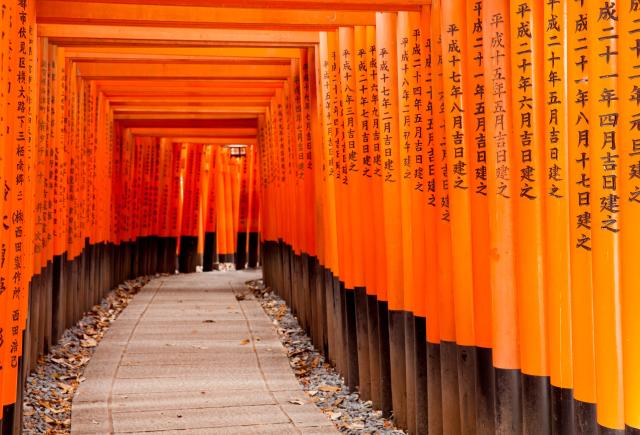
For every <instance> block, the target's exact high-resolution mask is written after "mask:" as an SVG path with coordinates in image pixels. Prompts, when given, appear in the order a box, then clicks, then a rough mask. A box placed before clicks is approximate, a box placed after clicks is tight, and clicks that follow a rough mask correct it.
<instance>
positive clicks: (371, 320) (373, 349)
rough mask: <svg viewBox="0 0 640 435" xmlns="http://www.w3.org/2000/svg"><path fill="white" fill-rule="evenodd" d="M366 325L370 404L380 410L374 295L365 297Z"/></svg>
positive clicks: (377, 330)
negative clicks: (367, 331) (367, 330)
mask: <svg viewBox="0 0 640 435" xmlns="http://www.w3.org/2000/svg"><path fill="white" fill-rule="evenodd" d="M367 324H368V325H367V326H368V327H369V380H370V392H371V402H372V403H373V406H374V407H375V408H376V409H382V401H381V396H382V390H381V389H382V384H381V382H380V379H381V374H380V322H379V320H378V300H377V299H376V296H374V295H367Z"/></svg>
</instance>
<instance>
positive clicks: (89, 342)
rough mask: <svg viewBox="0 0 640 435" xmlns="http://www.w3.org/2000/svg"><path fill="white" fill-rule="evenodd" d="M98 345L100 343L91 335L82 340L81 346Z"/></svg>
mask: <svg viewBox="0 0 640 435" xmlns="http://www.w3.org/2000/svg"><path fill="white" fill-rule="evenodd" d="M97 345H98V342H97V341H96V340H95V339H93V338H91V337H87V339H86V340H82V341H81V342H80V346H82V347H96V346H97Z"/></svg>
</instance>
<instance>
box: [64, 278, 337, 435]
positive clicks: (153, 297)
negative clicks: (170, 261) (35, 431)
mask: <svg viewBox="0 0 640 435" xmlns="http://www.w3.org/2000/svg"><path fill="white" fill-rule="evenodd" d="M258 277H259V272H251V271H240V272H210V273H194V274H188V275H176V276H171V277H166V278H161V279H155V280H153V281H151V282H150V283H149V284H147V285H146V286H145V287H144V289H143V290H142V291H141V292H140V293H139V294H138V295H136V296H135V298H134V299H133V301H132V302H131V304H130V305H129V307H127V308H126V309H125V310H124V312H123V313H122V314H121V315H120V317H119V318H118V319H117V320H116V321H115V322H114V323H113V325H112V326H111V328H110V330H109V331H108V332H107V334H106V335H105V338H104V339H103V340H102V341H101V342H100V344H99V346H98V349H97V350H96V353H95V355H94V357H93V358H92V359H91V361H90V362H89V365H88V366H87V369H86V371H85V374H84V376H85V377H86V381H84V382H83V383H82V384H81V385H80V387H79V389H78V391H77V393H76V396H75V398H74V400H73V408H72V420H71V430H72V433H74V434H107V433H149V432H160V433H163V434H165V433H166V434H168V433H181V434H234V435H235V434H278V435H280V434H335V433H337V431H336V430H335V428H334V426H333V425H332V424H331V422H330V421H329V419H328V418H327V417H326V416H324V415H323V414H322V413H321V412H320V411H319V410H318V409H317V408H316V407H315V406H314V405H313V404H311V403H310V402H309V401H308V400H307V399H306V397H305V395H304V393H303V392H302V389H301V387H300V386H299V384H298V381H297V380H296V379H295V376H294V374H293V372H292V371H291V368H290V366H289V362H288V359H287V357H286V351H285V350H284V348H283V347H282V345H281V343H280V341H279V339H278V337H277V335H276V332H275V329H274V327H273V325H272V324H271V321H270V319H269V318H268V317H267V315H266V314H265V313H264V312H263V311H262V308H261V307H260V305H259V304H258V302H256V301H255V300H253V299H252V298H249V299H247V300H242V301H238V300H236V298H235V294H234V289H236V291H242V290H243V289H244V282H245V281H247V280H249V279H255V278H258ZM296 399H298V400H302V401H303V402H304V404H302V405H298V404H295V403H291V402H290V401H291V400H294V401H295V400H296Z"/></svg>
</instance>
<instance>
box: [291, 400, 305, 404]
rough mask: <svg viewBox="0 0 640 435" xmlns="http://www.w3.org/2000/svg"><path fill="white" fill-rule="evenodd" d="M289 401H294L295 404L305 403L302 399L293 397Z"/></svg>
mask: <svg viewBox="0 0 640 435" xmlns="http://www.w3.org/2000/svg"><path fill="white" fill-rule="evenodd" d="M289 403H293V404H294V405H304V402H303V401H302V400H300V399H291V400H289Z"/></svg>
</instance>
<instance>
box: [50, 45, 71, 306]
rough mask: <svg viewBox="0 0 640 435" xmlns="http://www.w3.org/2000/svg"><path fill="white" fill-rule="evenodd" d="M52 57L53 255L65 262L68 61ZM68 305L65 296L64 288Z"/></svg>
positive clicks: (57, 53)
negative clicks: (65, 126)
mask: <svg viewBox="0 0 640 435" xmlns="http://www.w3.org/2000/svg"><path fill="white" fill-rule="evenodd" d="M50 48H51V53H50V54H51V56H50V57H49V58H50V59H51V60H52V61H53V62H54V64H53V65H52V74H53V82H54V86H55V90H54V91H53V94H54V95H53V101H52V104H53V116H52V123H51V125H52V128H51V130H52V134H53V137H52V142H53V146H54V150H53V161H54V163H53V166H54V168H55V195H54V198H55V199H54V229H53V233H54V253H55V254H56V255H60V256H62V257H63V259H64V260H65V265H67V264H68V263H66V261H67V260H70V258H68V255H67V252H66V240H65V234H66V223H67V203H66V196H67V193H66V192H67V190H66V188H67V166H66V159H67V156H66V154H65V152H64V142H63V141H64V107H65V104H64V101H65V94H64V84H65V73H64V68H65V60H64V48H60V47H56V46H51V47H50ZM64 292H65V305H66V293H67V289H66V288H65V290H64Z"/></svg>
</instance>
